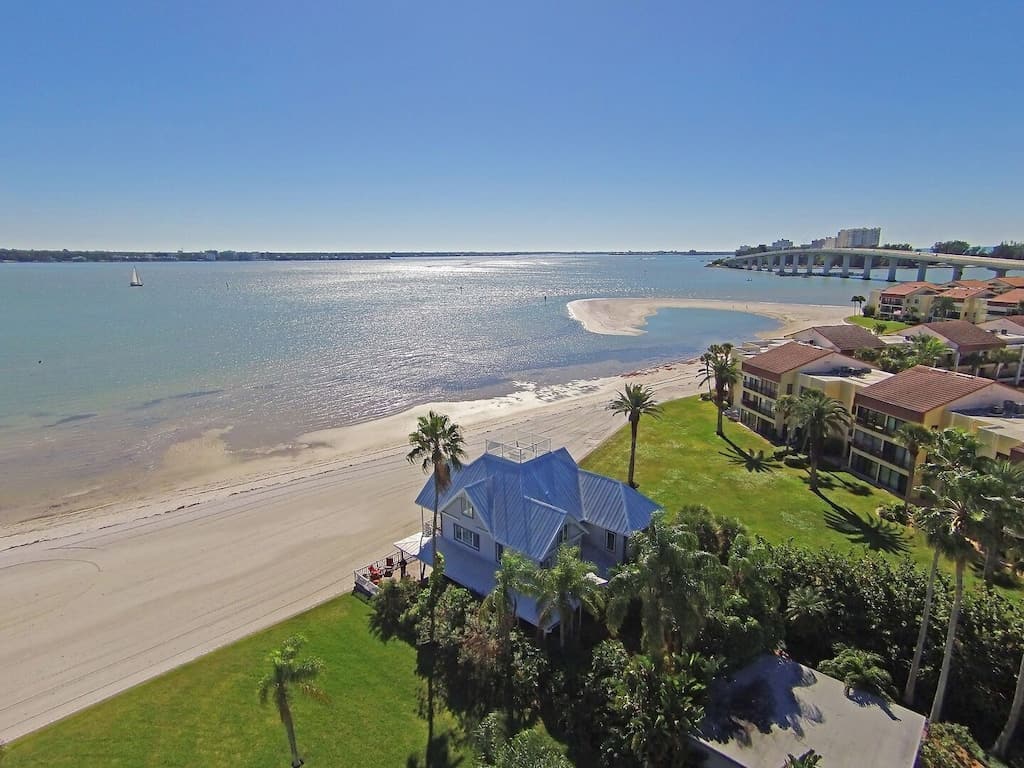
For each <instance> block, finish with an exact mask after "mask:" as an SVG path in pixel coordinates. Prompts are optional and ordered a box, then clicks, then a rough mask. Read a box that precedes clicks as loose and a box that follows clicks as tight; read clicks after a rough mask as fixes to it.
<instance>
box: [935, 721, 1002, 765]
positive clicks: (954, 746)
mask: <svg viewBox="0 0 1024 768" xmlns="http://www.w3.org/2000/svg"><path fill="white" fill-rule="evenodd" d="M987 765H988V763H987V762H986V760H985V753H984V752H982V750H981V747H979V746H978V742H976V741H975V740H974V738H973V737H972V736H971V732H970V731H968V730H967V728H965V727H964V726H962V725H959V724H957V723H935V724H934V725H932V726H929V728H928V735H927V737H925V740H924V742H923V743H922V744H921V754H920V756H919V757H918V766H920V768H984V766H987Z"/></svg>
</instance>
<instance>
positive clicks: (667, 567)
mask: <svg viewBox="0 0 1024 768" xmlns="http://www.w3.org/2000/svg"><path fill="white" fill-rule="evenodd" d="M630 547H631V550H632V553H633V557H632V558H631V560H630V562H628V563H625V564H623V565H622V566H620V567H619V568H618V569H616V571H615V574H614V575H613V576H612V578H611V581H610V582H609V583H608V606H607V621H608V626H609V628H610V629H612V630H613V631H618V629H619V627H621V626H622V622H623V621H625V618H626V614H627V612H628V610H629V606H630V604H631V603H632V602H633V601H634V600H639V601H640V606H641V611H640V621H641V628H642V632H643V635H642V643H643V647H644V652H645V653H646V654H647V655H648V656H650V657H651V658H652V659H654V661H655V663H660V662H661V660H662V659H663V658H664V657H665V656H670V655H671V654H673V653H681V652H682V651H683V649H684V648H685V646H686V644H687V643H689V642H690V641H691V640H692V639H693V638H694V637H695V636H696V634H697V632H699V631H700V628H701V626H702V625H703V623H704V620H705V617H706V616H707V613H708V609H709V608H710V607H711V606H712V605H713V604H714V602H715V601H716V600H717V598H718V595H719V594H720V593H721V589H722V587H723V586H724V584H725V582H726V579H727V577H728V569H726V568H725V566H723V565H722V564H721V562H720V561H719V559H718V557H717V556H716V555H714V554H712V553H710V552H705V551H702V550H701V549H700V546H699V544H698V540H697V537H696V536H695V535H694V534H693V533H691V532H690V531H687V530H685V529H684V528H682V527H679V526H674V525H669V524H668V523H666V522H665V517H664V515H663V514H662V513H657V514H655V515H654V516H653V517H652V518H651V524H650V526H648V528H647V530H645V531H641V532H639V533H637V534H635V535H634V536H633V538H632V539H631V541H630Z"/></svg>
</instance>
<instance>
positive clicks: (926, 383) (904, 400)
mask: <svg viewBox="0 0 1024 768" xmlns="http://www.w3.org/2000/svg"><path fill="white" fill-rule="evenodd" d="M994 385H995V382H994V381H992V380H991V379H983V378H981V377H979V376H969V375H967V374H966V373H954V372H953V371H946V370H943V369H941V368H929V367H927V366H924V365H917V366H914V367H913V368H910V369H908V370H906V371H901V372H900V373H897V374H896V375H895V376H890V377H889V378H888V379H886V380H885V381H879V382H876V383H875V384H870V385H869V386H866V387H864V389H862V390H861V391H860V392H858V393H857V396H856V398H855V399H854V406H855V407H856V406H857V405H863V406H866V407H868V408H872V409H874V410H878V411H882V412H883V413H888V414H890V415H892V416H896V417H898V418H902V419H905V420H910V421H919V420H920V419H921V418H922V417H924V415H925V414H926V413H928V412H929V411H933V410H935V409H936V408H941V407H942V406H945V405H949V404H950V403H953V402H955V401H957V400H959V399H960V398H962V397H966V396H967V395H970V394H973V393H974V392H978V391H980V390H982V389H985V388H986V387H991V386H994Z"/></svg>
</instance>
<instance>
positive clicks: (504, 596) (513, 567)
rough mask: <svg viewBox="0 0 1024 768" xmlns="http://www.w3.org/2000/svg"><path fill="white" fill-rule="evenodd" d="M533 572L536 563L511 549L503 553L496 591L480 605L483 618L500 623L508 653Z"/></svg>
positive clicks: (496, 581) (495, 584)
mask: <svg viewBox="0 0 1024 768" xmlns="http://www.w3.org/2000/svg"><path fill="white" fill-rule="evenodd" d="M532 573H533V569H532V563H531V562H530V561H529V560H527V559H526V558H525V557H524V556H523V555H521V554H519V553H518V552H513V551H511V550H507V551H505V552H503V553H502V555H501V568H499V569H498V570H497V571H496V572H495V574H494V589H492V590H491V593H490V594H489V595H487V597H485V598H484V600H483V602H482V603H481V604H480V616H481V617H482V618H485V619H487V618H491V617H494V619H495V620H496V621H497V623H498V627H499V629H500V631H501V637H502V643H503V645H504V646H505V648H506V650H507V648H508V643H509V637H510V636H511V633H512V628H513V627H514V626H515V623H516V617H517V616H518V615H519V598H518V595H519V594H520V593H522V592H525V591H526V590H527V589H528V587H529V583H530V581H529V580H530V576H531V574H532Z"/></svg>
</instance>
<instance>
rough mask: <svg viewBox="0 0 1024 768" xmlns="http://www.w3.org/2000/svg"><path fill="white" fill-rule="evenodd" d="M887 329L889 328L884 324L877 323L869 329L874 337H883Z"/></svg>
mask: <svg viewBox="0 0 1024 768" xmlns="http://www.w3.org/2000/svg"><path fill="white" fill-rule="evenodd" d="M888 328H889V326H888V325H886V324H885V323H882V322H878V323H875V324H874V325H873V326H872V327H871V330H872V331H874V332H875V336H884V335H885V332H886V330H888Z"/></svg>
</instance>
